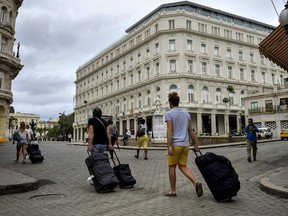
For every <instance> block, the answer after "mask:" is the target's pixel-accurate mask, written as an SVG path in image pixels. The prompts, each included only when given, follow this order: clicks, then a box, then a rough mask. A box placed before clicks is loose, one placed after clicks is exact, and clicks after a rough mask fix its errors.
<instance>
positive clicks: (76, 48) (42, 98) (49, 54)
mask: <svg viewBox="0 0 288 216" xmlns="http://www.w3.org/2000/svg"><path fill="white" fill-rule="evenodd" d="M273 1H274V3H275V5H276V8H277V11H278V13H280V12H281V10H282V9H284V1H283V0H273ZM171 2H177V1H165V0H121V1H120V0H105V1H103V0H24V2H23V4H22V6H21V7H20V9H19V14H18V17H17V21H16V41H15V51H16V44H17V43H18V42H20V43H21V47H20V58H21V63H22V64H23V65H24V68H23V69H22V70H21V71H20V73H19V75H18V76H17V77H16V79H15V80H14V81H13V85H12V92H13V99H14V102H13V104H12V105H13V106H14V108H15V111H16V112H22V113H33V114H37V115H40V117H41V120H48V119H49V118H56V117H58V116H59V113H62V112H64V111H65V113H66V114H69V113H72V112H73V96H74V95H75V84H74V81H75V78H76V74H75V72H76V69H77V68H78V67H79V65H82V64H84V63H85V62H86V61H88V60H89V59H91V58H92V57H94V56H95V55H96V54H97V53H99V52H100V51H101V50H103V49H104V48H106V47H107V46H109V45H110V44H112V43H113V42H115V41H116V40H117V39H119V38H120V37H123V36H124V35H125V30H126V29H127V28H129V27H130V26H132V25H133V24H134V23H136V22H137V21H138V20H140V19H141V18H143V17H144V16H145V15H147V14H148V13H149V12H151V11H152V10H154V9H155V8H157V7H158V6H160V5H161V4H164V3H171ZM193 2H195V3H198V4H202V5H205V6H208V7H212V8H216V9H220V10H223V11H226V12H230V13H233V14H237V15H240V16H244V17H247V18H250V19H254V20H257V21H260V22H264V23H267V24H271V25H274V26H277V25H278V17H277V14H276V12H275V10H274V8H273V5H272V3H271V0H253V1H252V0H237V1H231V0H217V1H216V0H195V1H193Z"/></svg>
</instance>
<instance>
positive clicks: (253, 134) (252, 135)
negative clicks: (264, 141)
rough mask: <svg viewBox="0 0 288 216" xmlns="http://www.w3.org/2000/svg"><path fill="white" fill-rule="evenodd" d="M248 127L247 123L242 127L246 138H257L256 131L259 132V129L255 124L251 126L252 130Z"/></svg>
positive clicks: (252, 139)
mask: <svg viewBox="0 0 288 216" xmlns="http://www.w3.org/2000/svg"><path fill="white" fill-rule="evenodd" d="M249 127H250V125H247V126H246V127H245V129H244V132H245V133H246V140H248V141H256V140H257V135H256V132H259V130H258V128H257V127H256V126H255V125H253V126H251V127H253V128H254V131H252V130H249Z"/></svg>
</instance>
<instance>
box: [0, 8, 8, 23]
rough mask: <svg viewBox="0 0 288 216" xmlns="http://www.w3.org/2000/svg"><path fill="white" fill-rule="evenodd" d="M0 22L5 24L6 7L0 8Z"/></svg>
mask: <svg viewBox="0 0 288 216" xmlns="http://www.w3.org/2000/svg"><path fill="white" fill-rule="evenodd" d="M0 16H1V17H0V22H7V8H6V7H4V6H3V7H2V8H1V14H0Z"/></svg>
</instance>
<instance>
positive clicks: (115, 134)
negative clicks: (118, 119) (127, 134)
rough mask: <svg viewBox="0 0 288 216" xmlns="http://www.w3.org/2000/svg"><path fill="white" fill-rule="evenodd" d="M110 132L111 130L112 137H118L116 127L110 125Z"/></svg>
mask: <svg viewBox="0 0 288 216" xmlns="http://www.w3.org/2000/svg"><path fill="white" fill-rule="evenodd" d="M109 130H110V135H111V136H112V137H117V136H118V130H117V127H116V126H115V125H109Z"/></svg>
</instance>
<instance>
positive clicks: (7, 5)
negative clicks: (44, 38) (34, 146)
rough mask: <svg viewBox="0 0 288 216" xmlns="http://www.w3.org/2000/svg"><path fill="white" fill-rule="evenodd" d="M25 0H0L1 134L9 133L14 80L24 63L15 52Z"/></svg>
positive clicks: (4, 135) (5, 135)
mask: <svg viewBox="0 0 288 216" xmlns="http://www.w3.org/2000/svg"><path fill="white" fill-rule="evenodd" d="M22 2H23V0H6V1H1V2H0V37H1V46H0V136H3V137H7V136H8V134H9V118H8V115H9V113H10V105H11V103H12V101H13V95H12V92H11V85H12V80H13V79H15V77H16V76H17V75H18V73H19V71H20V70H21V69H22V67H23V65H21V63H20V58H19V52H18V51H17V52H16V53H14V52H13V46H14V40H15V38H14V36H15V22H16V17H17V14H18V9H19V7H20V6H21V5H22Z"/></svg>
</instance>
